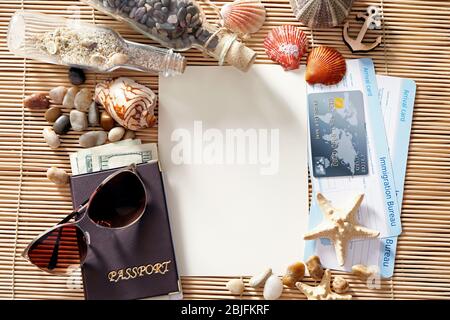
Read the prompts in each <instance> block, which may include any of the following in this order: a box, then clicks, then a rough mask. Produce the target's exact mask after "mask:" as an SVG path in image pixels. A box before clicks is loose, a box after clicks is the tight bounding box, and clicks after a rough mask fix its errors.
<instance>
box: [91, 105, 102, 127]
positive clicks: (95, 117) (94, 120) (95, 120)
mask: <svg viewBox="0 0 450 320" xmlns="http://www.w3.org/2000/svg"><path fill="white" fill-rule="evenodd" d="M99 118H100V116H99V114H98V107H97V103H95V101H93V102H92V103H91V105H90V107H89V111H88V122H89V125H90V126H91V127H96V126H98V125H99V124H100V119H99Z"/></svg>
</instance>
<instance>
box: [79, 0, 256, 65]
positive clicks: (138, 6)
mask: <svg viewBox="0 0 450 320" xmlns="http://www.w3.org/2000/svg"><path fill="white" fill-rule="evenodd" d="M82 1H83V2H86V3H88V4H89V5H91V6H93V7H94V8H96V9H97V10H100V11H102V12H104V13H106V14H109V15H111V16H113V17H114V18H116V19H118V20H122V21H126V22H127V23H129V24H130V25H131V26H132V27H133V28H134V29H136V30H137V31H139V32H141V33H143V34H144V35H146V36H148V37H150V38H151V39H153V40H155V41H158V42H159V43H160V44H161V45H163V46H165V47H168V48H172V49H175V50H178V51H184V50H187V49H190V48H197V49H200V50H201V51H203V52H205V53H207V54H208V55H210V56H212V57H214V58H216V59H217V60H219V63H220V64H222V63H223V62H227V63H229V64H231V65H233V66H235V67H237V68H238V69H240V70H243V71H247V70H248V68H249V67H250V66H251V65H252V64H253V62H254V60H255V58H256V53H255V52H254V51H253V50H251V49H250V48H248V47H246V46H245V45H243V44H242V43H241V42H240V41H239V40H237V36H236V35H235V34H233V33H231V32H230V31H228V30H226V29H224V28H217V27H215V26H213V25H211V24H209V23H208V22H207V21H206V19H205V15H204V13H203V10H202V9H201V7H200V6H199V4H198V3H197V2H196V1H195V0H82Z"/></svg>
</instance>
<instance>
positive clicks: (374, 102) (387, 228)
mask: <svg viewBox="0 0 450 320" xmlns="http://www.w3.org/2000/svg"><path fill="white" fill-rule="evenodd" d="M347 68H348V73H347V76H346V77H345V78H344V80H343V81H342V83H340V84H339V85H337V86H333V87H324V86H317V85H316V86H311V87H309V96H308V100H309V101H308V102H309V108H310V109H309V111H310V119H309V120H310V121H309V122H310V123H309V125H310V133H311V132H312V133H311V135H313V134H315V135H316V138H317V130H316V129H317V128H318V127H319V128H320V129H321V130H322V131H323V132H322V133H319V138H321V137H324V140H325V146H326V140H327V139H328V140H329V144H330V145H331V146H332V147H333V148H332V153H334V154H335V155H334V156H333V154H332V153H330V151H329V150H326V149H325V150H324V147H323V145H324V144H323V143H322V145H319V147H317V145H316V152H315V154H314V153H313V152H312V149H313V147H312V146H311V144H312V143H314V140H313V138H314V137H313V136H311V139H310V149H309V151H310V156H311V158H310V171H311V173H312V174H311V180H312V186H313V192H314V194H315V193H316V192H317V191H320V192H322V193H323V194H325V195H326V196H327V198H329V199H330V200H332V201H333V203H335V204H342V203H343V201H344V200H345V199H349V196H351V194H357V193H364V194H365V200H364V202H363V204H362V206H361V209H360V212H359V217H358V218H359V222H360V223H361V224H362V225H364V226H366V227H368V228H371V229H376V230H378V231H380V234H381V235H380V238H383V239H375V240H365V241H353V242H352V243H351V244H350V248H349V251H348V253H347V259H346V264H345V265H344V266H343V267H339V266H338V264H337V261H336V256H335V253H334V249H333V246H332V245H331V243H330V242H329V240H327V239H320V240H318V241H307V245H306V249H305V255H306V256H309V255H310V254H313V253H315V254H319V255H320V256H321V258H322V262H323V263H324V265H325V266H327V267H329V268H334V269H346V270H349V269H350V268H351V266H352V265H353V264H355V263H369V262H370V263H371V264H376V265H380V263H379V262H380V259H381V258H380V257H381V256H382V255H384V253H386V252H388V250H389V249H390V250H391V251H390V253H393V252H395V241H396V239H395V238H392V237H395V236H397V235H398V234H399V233H400V232H401V226H400V212H399V205H398V201H397V196H396V188H395V183H399V182H398V181H395V182H394V176H393V171H392V170H393V169H392V168H393V167H392V165H391V161H390V154H389V152H388V150H389V148H388V139H387V138H386V134H385V129H384V121H383V114H382V110H381V108H380V100H379V98H381V99H383V98H384V105H383V110H385V111H386V112H385V115H386V116H389V119H390V122H387V126H388V127H387V130H389V131H388V136H389V137H400V136H402V137H403V140H404V139H405V137H406V138H408V139H409V129H408V130H406V129H405V127H408V121H409V128H410V117H411V116H410V114H409V113H408V112H410V111H412V107H413V101H414V92H413V91H412V90H409V91H410V96H409V100H407V101H406V102H405V99H404V98H403V101H404V103H403V104H402V103H400V102H401V101H402V99H401V98H399V97H400V96H401V94H400V93H401V90H402V86H405V85H403V83H405V84H406V85H409V84H410V82H408V81H406V80H403V79H399V78H386V77H385V78H382V79H380V80H381V81H380V87H381V88H382V89H381V90H380V97H379V96H378V94H375V93H376V92H378V89H377V83H376V80H375V74H374V69H373V64H372V61H371V60H370V59H360V60H349V61H347ZM383 92H384V95H383V94H382V93H383ZM321 93H325V94H324V95H322V96H321V95H320V94H321ZM311 97H312V98H311ZM320 99H322V101H320ZM327 101H328V104H329V110H330V113H331V112H334V115H331V116H330V115H327V113H326V102H327ZM382 101H383V100H382ZM411 101H412V103H411ZM311 104H315V108H311ZM405 104H411V106H410V108H409V109H405ZM346 108H347V109H348V110H346V111H344V109H346ZM397 111H398V112H399V113H402V116H401V117H400V116H399V117H394V116H392V115H394V114H395V112H397ZM311 114H312V115H313V116H311ZM400 120H403V121H402V122H401V124H405V125H403V126H402V125H398V126H395V123H400ZM314 121H320V122H325V125H323V123H319V126H317V124H314ZM327 121H328V122H329V123H330V125H328V127H327V123H326V122H327ZM311 123H312V125H311ZM361 124H362V125H361ZM311 128H312V129H311ZM311 130H312V131H311ZM327 130H328V131H327ZM333 130H334V131H335V132H333ZM397 131H401V133H400V132H399V134H397V133H395V132H397ZM342 138H344V139H342ZM333 140H334V141H333ZM346 140H349V141H346ZM408 141H409V140H408ZM389 142H390V143H391V145H395V144H401V145H402V146H406V148H407V146H408V143H407V142H406V143H405V142H404V141H403V142H397V141H396V139H391V141H389ZM339 144H342V145H344V147H345V148H342V146H340V145H339ZM333 149H335V150H333ZM318 153H322V154H321V155H322V156H325V158H326V159H329V162H328V163H325V165H328V166H332V165H333V163H332V162H333V161H335V159H333V157H337V158H338V159H339V161H340V163H338V165H335V167H337V170H336V168H335V172H334V173H332V171H331V170H329V171H328V172H325V174H324V175H323V176H322V177H320V176H318V175H315V174H314V170H315V169H314V166H315V165H317V162H315V161H314V156H317V155H318ZM330 154H331V156H330ZM349 155H350V156H351V157H349ZM395 155H397V157H400V155H402V153H401V152H399V153H398V154H395ZM403 157H404V161H400V160H403V159H400V160H399V159H396V162H395V166H394V168H395V169H396V170H398V171H399V172H400V171H401V169H402V168H403V174H401V175H400V176H399V178H401V177H403V178H404V165H402V163H405V164H406V152H403ZM353 159H354V161H351V160H353ZM361 163H362V164H363V165H365V166H367V168H361ZM316 170H317V168H316ZM345 170H347V172H345ZM319 173H320V172H319ZM399 180H403V179H399ZM401 185H402V186H403V181H401ZM400 189H403V188H400ZM350 198H351V197H350ZM322 219H323V215H322V213H321V212H320V210H319V208H318V207H317V204H316V203H315V201H314V199H313V201H312V205H311V211H310V222H309V229H312V228H314V227H315V226H316V225H317V224H319V223H320V222H321V221H322ZM391 256H392V258H391V257H389V259H387V260H389V261H388V262H387V263H385V265H386V266H385V268H384V276H389V274H390V273H391V271H389V270H391V269H392V268H391V267H392V266H393V262H392V261H393V258H394V256H395V255H394V254H391ZM391 259H392V261H391ZM380 266H381V265H380Z"/></svg>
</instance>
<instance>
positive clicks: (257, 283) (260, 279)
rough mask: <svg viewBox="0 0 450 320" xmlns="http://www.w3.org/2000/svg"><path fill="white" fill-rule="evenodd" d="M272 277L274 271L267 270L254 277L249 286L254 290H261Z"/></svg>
mask: <svg viewBox="0 0 450 320" xmlns="http://www.w3.org/2000/svg"><path fill="white" fill-rule="evenodd" d="M271 275H272V269H270V268H269V269H267V270H265V271H264V272H261V273H260V274H257V275H256V276H253V277H251V278H250V281H249V282H248V284H249V285H250V287H252V288H259V287H261V286H262V285H263V284H264V283H265V282H266V281H267V279H268V278H269V277H270V276H271Z"/></svg>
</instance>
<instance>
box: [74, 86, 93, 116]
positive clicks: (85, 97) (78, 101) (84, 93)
mask: <svg viewBox="0 0 450 320" xmlns="http://www.w3.org/2000/svg"><path fill="white" fill-rule="evenodd" d="M91 103H92V91H91V90H89V89H88V88H84V89H81V90H80V92H78V93H77V95H76V96H75V100H74V105H75V108H76V109H77V110H78V111H83V112H87V111H88V110H89V107H90V106H91Z"/></svg>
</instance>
